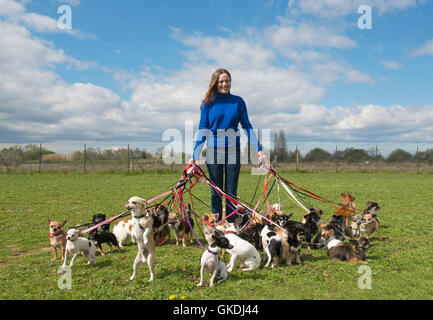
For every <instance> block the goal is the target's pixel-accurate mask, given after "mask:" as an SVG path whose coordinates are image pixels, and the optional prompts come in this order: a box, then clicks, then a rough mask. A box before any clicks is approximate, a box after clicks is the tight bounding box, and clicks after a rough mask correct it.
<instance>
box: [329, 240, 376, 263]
mask: <svg viewBox="0 0 433 320" xmlns="http://www.w3.org/2000/svg"><path fill="white" fill-rule="evenodd" d="M369 247H370V243H369V241H368V239H367V238H365V237H361V238H359V239H358V240H350V244H344V245H342V246H334V247H332V248H330V249H328V251H327V252H326V255H327V256H328V257H329V258H330V259H331V260H333V261H348V262H358V263H363V264H365V263H367V261H365V260H366V257H365V252H366V251H367V249H368V248H369Z"/></svg>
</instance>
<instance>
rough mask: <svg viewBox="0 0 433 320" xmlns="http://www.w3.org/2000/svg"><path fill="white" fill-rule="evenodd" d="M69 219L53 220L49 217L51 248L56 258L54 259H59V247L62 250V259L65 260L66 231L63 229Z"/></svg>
mask: <svg viewBox="0 0 433 320" xmlns="http://www.w3.org/2000/svg"><path fill="white" fill-rule="evenodd" d="M66 222H67V220H65V221H63V222H59V221H51V220H50V218H48V224H49V225H50V234H49V237H50V244H51V249H52V250H53V253H54V258H53V260H52V261H54V260H56V259H57V248H60V249H61V250H62V256H61V259H62V261H63V259H64V256H65V248H66V233H65V232H64V231H63V230H62V228H63V226H64V225H65V224H66Z"/></svg>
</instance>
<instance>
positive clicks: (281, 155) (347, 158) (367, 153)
mask: <svg viewBox="0 0 433 320" xmlns="http://www.w3.org/2000/svg"><path fill="white" fill-rule="evenodd" d="M272 139H273V148H272V149H271V153H270V158H271V161H273V162H283V163H284V162H296V161H297V160H298V161H303V162H322V161H338V162H348V163H368V162H370V161H384V162H389V163H397V162H408V161H417V162H427V163H430V164H432V163H433V148H431V149H427V150H425V151H419V150H418V151H417V152H416V153H415V154H411V153H410V152H408V151H406V150H403V149H401V148H397V149H395V150H393V151H392V152H391V153H390V154H389V155H388V156H387V157H384V156H383V155H382V154H381V153H380V152H379V150H378V148H377V147H373V148H370V149H368V150H365V149H357V148H346V149H345V150H335V151H334V152H333V153H331V152H328V151H326V150H324V149H322V148H319V147H317V148H314V149H312V150H310V151H309V152H307V153H306V154H304V155H303V154H302V153H301V152H300V151H299V150H298V149H297V148H296V149H295V150H289V149H288V144H287V140H286V136H285V134H284V131H282V130H281V131H280V132H279V133H274V134H273V137H272Z"/></svg>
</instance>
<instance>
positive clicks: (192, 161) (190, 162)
mask: <svg viewBox="0 0 433 320" xmlns="http://www.w3.org/2000/svg"><path fill="white" fill-rule="evenodd" d="M188 164H195V165H196V166H198V160H195V159H190V160H189V161H188Z"/></svg>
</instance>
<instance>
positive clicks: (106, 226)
mask: <svg viewBox="0 0 433 320" xmlns="http://www.w3.org/2000/svg"><path fill="white" fill-rule="evenodd" d="M105 220H107V217H106V216H105V214H103V213H95V214H94V215H93V217H92V223H93V225H96V224H98V223H101V222H103V221H105ZM97 230H98V231H99V232H110V224H108V223H107V224H104V225H102V226H99V227H98V229H97Z"/></svg>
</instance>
